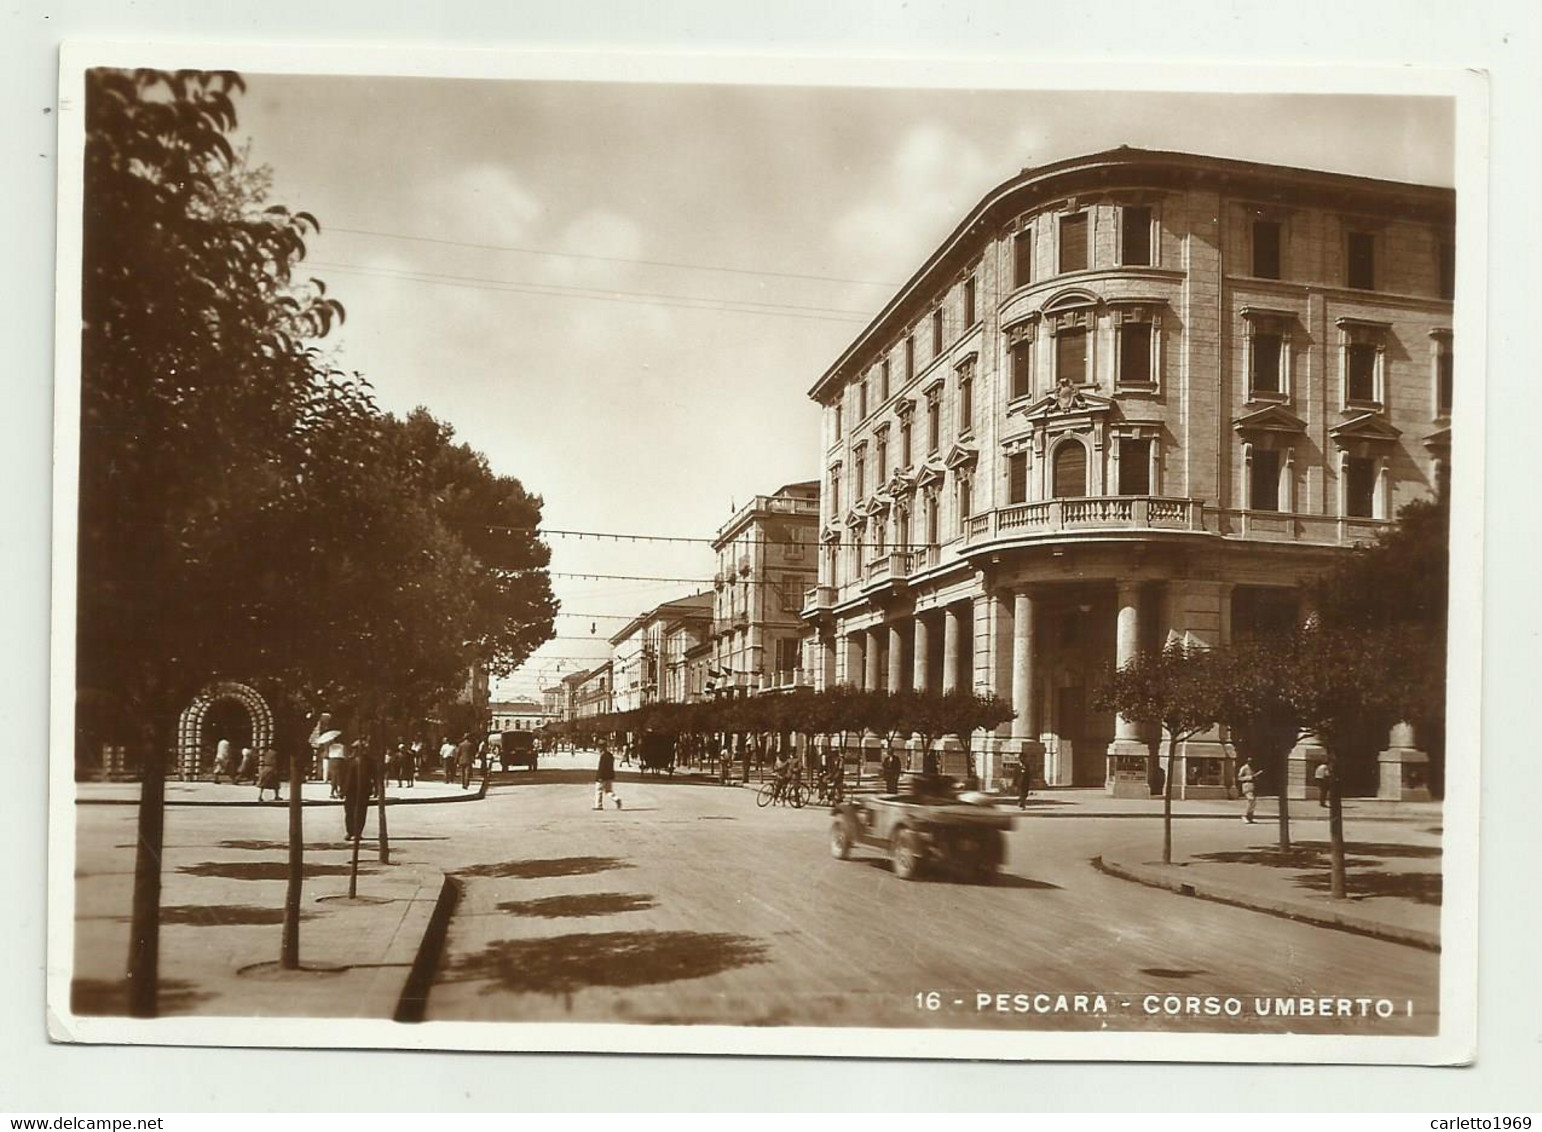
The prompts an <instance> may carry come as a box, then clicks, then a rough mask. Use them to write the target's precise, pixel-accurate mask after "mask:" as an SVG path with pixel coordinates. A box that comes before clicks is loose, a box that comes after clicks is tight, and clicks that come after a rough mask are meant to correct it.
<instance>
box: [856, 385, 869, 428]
mask: <svg viewBox="0 0 1542 1132" xmlns="http://www.w3.org/2000/svg"><path fill="white" fill-rule="evenodd" d="M857 420H859V421H865V420H867V378H865V377H864V378H863V379H862V380H861V381H860V382H859V383H858V384H857Z"/></svg>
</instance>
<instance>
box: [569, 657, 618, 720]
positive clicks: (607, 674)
mask: <svg viewBox="0 0 1542 1132" xmlns="http://www.w3.org/2000/svg"><path fill="white" fill-rule="evenodd" d="M573 705H574V711H575V713H576V717H577V718H579V719H587V718H589V717H590V716H595V715H609V714H610V713H611V712H612V711H614V710H615V695H614V690H613V681H612V673H611V662H610V661H608V660H607V661H606V662H605V663H604V664H600V665H597V666H596V667H594V668H591V669H589V671H587V672H585V673H582V674H581V675H580V676H579V678H578V680H577V688H576V690H575V692H574V695H573Z"/></svg>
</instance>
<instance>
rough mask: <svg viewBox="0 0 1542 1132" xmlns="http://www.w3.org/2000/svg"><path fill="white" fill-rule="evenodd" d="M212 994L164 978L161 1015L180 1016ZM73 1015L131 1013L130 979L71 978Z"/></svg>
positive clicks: (160, 1005) (176, 980) (161, 987)
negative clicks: (129, 997)
mask: <svg viewBox="0 0 1542 1132" xmlns="http://www.w3.org/2000/svg"><path fill="white" fill-rule="evenodd" d="M212 997H213V996H212V995H209V994H205V993H203V992H202V991H197V990H194V989H193V984H192V983H189V982H184V981H182V980H181V979H162V980H161V982H160V993H159V995H158V996H157V1004H158V1006H159V1009H160V1013H162V1014H180V1013H183V1012H185V1011H188V1010H191V1009H192V1008H193V1007H194V1006H197V1005H198V1004H199V1003H200V1002H207V1001H208V1000H209V999H210V998H212ZM70 1012H71V1013H72V1014H83V1015H92V1016H111V1015H127V1014H128V1012H129V999H128V980H127V979H72V980H71V981H70Z"/></svg>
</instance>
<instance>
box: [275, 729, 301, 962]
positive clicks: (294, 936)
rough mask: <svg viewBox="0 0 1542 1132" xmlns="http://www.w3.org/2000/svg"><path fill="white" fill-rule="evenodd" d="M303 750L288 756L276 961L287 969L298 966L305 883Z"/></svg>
mask: <svg viewBox="0 0 1542 1132" xmlns="http://www.w3.org/2000/svg"><path fill="white" fill-rule="evenodd" d="M304 759H305V755H304V754H303V753H298V754H296V753H291V755H290V757H289V878H288V885H287V886H286V888H285V890H284V942H283V944H282V946H281V948H280V953H279V963H280V965H281V966H283V968H284V969H285V970H287V971H297V970H299V969H300V890H301V888H302V887H303V885H304V884H305V819H304V817H303V811H302V809H301V804H300V801H301V793H302V789H303V786H304V783H305V768H304V766H303V765H302V763H303V761H304Z"/></svg>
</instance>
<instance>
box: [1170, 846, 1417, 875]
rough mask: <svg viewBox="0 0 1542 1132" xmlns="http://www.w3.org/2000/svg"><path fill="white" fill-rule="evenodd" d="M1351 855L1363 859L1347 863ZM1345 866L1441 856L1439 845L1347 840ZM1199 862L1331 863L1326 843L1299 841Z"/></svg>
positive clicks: (1217, 855) (1317, 865) (1204, 856)
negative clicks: (1283, 846) (1285, 845)
mask: <svg viewBox="0 0 1542 1132" xmlns="http://www.w3.org/2000/svg"><path fill="white" fill-rule="evenodd" d="M1351 854H1354V855H1357V856H1358V857H1359V858H1360V859H1358V860H1355V861H1352V862H1351V861H1348V858H1349V857H1350V855H1351ZM1344 855H1345V859H1346V863H1348V864H1354V865H1360V866H1364V865H1367V864H1375V863H1376V862H1375V861H1370V860H1368V859H1367V858H1371V857H1376V858H1381V859H1386V858H1388V857H1403V858H1408V859H1411V860H1432V859H1434V858H1436V857H1439V856H1440V847H1439V846H1438V845H1403V844H1399V843H1397V842H1383V841H1347V842H1345V843H1344ZM1194 859H1195V860H1196V861H1214V862H1216V863H1217V864H1222V865H1269V866H1271V867H1273V868H1279V869H1321V868H1327V867H1328V864H1329V862H1330V861H1331V860H1332V854H1331V851H1330V847H1329V845H1328V843H1327V842H1326V841H1297V842H1296V843H1295V844H1294V845H1292V846H1291V848H1289V849H1287V850H1281V849H1280V848H1278V847H1277V846H1273V845H1263V846H1257V847H1254V848H1252V849H1229V850H1223V851H1219V852H1215V853H1196V854H1195V855H1194Z"/></svg>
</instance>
